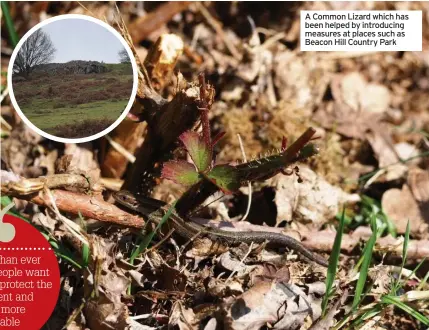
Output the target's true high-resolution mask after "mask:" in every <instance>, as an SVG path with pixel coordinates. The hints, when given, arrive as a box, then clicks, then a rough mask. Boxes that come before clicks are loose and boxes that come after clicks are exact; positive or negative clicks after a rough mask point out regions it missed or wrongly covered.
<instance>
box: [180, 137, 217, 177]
mask: <svg viewBox="0 0 429 330" xmlns="http://www.w3.org/2000/svg"><path fill="white" fill-rule="evenodd" d="M180 140H181V141H182V142H183V144H184V145H185V148H186V151H187V152H188V153H189V156H191V158H192V160H193V162H194V164H195V166H196V167H197V169H198V171H199V172H205V171H206V170H208V169H209V167H210V165H211V162H212V155H211V154H210V146H208V145H207V144H206V143H205V141H204V140H203V138H202V137H201V136H200V135H199V134H198V133H197V132H193V131H188V132H185V133H183V134H182V135H181V136H180Z"/></svg>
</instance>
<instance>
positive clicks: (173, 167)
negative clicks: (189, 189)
mask: <svg viewBox="0 0 429 330" xmlns="http://www.w3.org/2000/svg"><path fill="white" fill-rule="evenodd" d="M161 175H162V177H163V178H165V179H168V180H171V181H174V182H176V183H178V184H182V185H185V186H190V185H193V184H195V183H197V182H198V181H199V180H200V175H199V174H198V172H197V171H196V170H195V167H194V165H192V164H190V163H188V162H185V161H169V162H166V163H164V166H163V167H162V173H161Z"/></svg>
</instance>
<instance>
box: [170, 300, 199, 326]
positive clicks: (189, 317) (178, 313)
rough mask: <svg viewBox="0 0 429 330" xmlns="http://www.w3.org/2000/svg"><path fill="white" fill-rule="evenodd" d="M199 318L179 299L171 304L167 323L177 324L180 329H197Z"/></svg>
mask: <svg viewBox="0 0 429 330" xmlns="http://www.w3.org/2000/svg"><path fill="white" fill-rule="evenodd" d="M200 321H201V320H198V318H197V315H196V314H195V313H194V311H193V310H192V309H190V308H185V307H184V306H183V305H182V303H181V302H180V301H177V302H175V303H174V304H173V308H172V309H171V314H170V320H169V325H172V326H173V325H177V326H178V327H179V329H180V330H198V329H199V324H200Z"/></svg>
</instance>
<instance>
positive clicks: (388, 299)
mask: <svg viewBox="0 0 429 330" xmlns="http://www.w3.org/2000/svg"><path fill="white" fill-rule="evenodd" d="M381 302H382V303H384V304H387V305H395V306H396V307H398V308H400V309H402V310H403V311H404V312H406V313H407V314H409V315H411V316H412V317H414V318H415V319H416V320H418V321H420V322H421V323H423V324H424V325H427V326H429V319H428V318H427V317H426V316H424V315H423V314H421V313H419V312H418V311H416V310H415V309H413V308H412V307H410V306H408V305H407V304H404V303H403V302H402V301H400V300H399V299H398V298H396V297H394V296H391V295H386V296H383V297H381Z"/></svg>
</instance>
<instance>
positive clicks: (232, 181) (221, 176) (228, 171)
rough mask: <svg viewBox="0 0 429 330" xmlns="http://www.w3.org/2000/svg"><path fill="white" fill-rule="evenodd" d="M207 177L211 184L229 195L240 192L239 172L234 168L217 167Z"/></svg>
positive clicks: (228, 166) (226, 166)
mask: <svg viewBox="0 0 429 330" xmlns="http://www.w3.org/2000/svg"><path fill="white" fill-rule="evenodd" d="M206 176H207V178H208V179H209V180H210V181H211V182H213V183H214V184H215V185H216V186H218V187H219V188H220V189H221V190H222V191H223V192H224V193H227V194H228V193H231V192H233V191H236V190H238V188H240V186H241V183H240V180H239V177H238V173H237V170H236V169H235V167H234V166H230V165H218V166H215V167H214V168H213V169H212V170H211V171H210V172H209V173H208V174H207V175H206Z"/></svg>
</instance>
